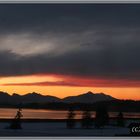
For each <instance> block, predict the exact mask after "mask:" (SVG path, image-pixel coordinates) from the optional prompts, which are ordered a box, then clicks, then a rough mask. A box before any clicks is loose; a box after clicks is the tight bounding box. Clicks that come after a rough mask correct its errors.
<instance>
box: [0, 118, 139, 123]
mask: <svg viewBox="0 0 140 140" xmlns="http://www.w3.org/2000/svg"><path fill="white" fill-rule="evenodd" d="M94 119H95V118H93V121H94ZM13 120H14V118H0V122H11V121H13ZM74 120H75V122H80V121H81V120H82V119H74ZM109 120H110V121H115V120H117V118H109ZM127 120H131V121H140V118H124V121H127ZM21 121H22V122H66V121H67V119H35V118H23V119H21Z"/></svg>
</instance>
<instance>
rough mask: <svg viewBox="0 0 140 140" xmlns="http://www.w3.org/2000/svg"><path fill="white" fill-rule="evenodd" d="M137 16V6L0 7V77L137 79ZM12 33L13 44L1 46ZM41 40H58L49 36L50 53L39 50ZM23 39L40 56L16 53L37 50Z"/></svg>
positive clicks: (139, 42)
mask: <svg viewBox="0 0 140 140" xmlns="http://www.w3.org/2000/svg"><path fill="white" fill-rule="evenodd" d="M139 14H140V5H134V4H133V5H124V4H122V5H113V4H110V5H107V4H106V5H84V4H80V5H78V4H75V5H72V4H70V5H52V4H51V5H37V4H36V5H32V4H31V5H25V4H24V5H20V4H13V5H4V4H1V5H0V30H1V32H0V37H4V38H2V40H1V42H2V41H3V40H5V42H4V43H1V44H0V66H1V68H0V75H1V76H13V75H14V76H16V75H30V74H40V73H47V74H58V75H70V76H88V77H93V78H94V77H100V78H114V79H115V78H116V79H122V78H123V79H133V80H140V74H139V72H140V63H139V60H140V55H139V52H140V40H139V36H140V18H139ZM26 33H29V34H30V37H28V36H27V37H26V38H25V39H23V38H24V36H20V34H26ZM13 34H14V35H15V36H16V37H14V38H15V42H14V43H13V42H12V43H11V42H10V43H9V44H10V45H11V46H10V47H7V41H9V40H10V39H9V38H8V39H7V38H6V37H5V36H8V35H13ZM44 36H46V37H48V36H51V37H52V38H53V37H54V38H55V39H56V38H57V39H58V40H59V41H56V40H57V39H56V40H55V39H54V40H53V39H52V40H51V37H50V40H51V43H52V45H54V46H55V47H54V48H53V50H51V51H50V52H47V51H46V50H45V48H44V45H43V48H42V47H41V43H42V42H43V41H44V40H46V38H45V37H44ZM12 37H13V36H12ZM12 37H11V36H10V38H12ZM5 38H6V39H5ZM27 38H29V40H32V42H36V44H37V42H39V43H38V44H37V45H38V48H39V47H40V50H41V49H42V51H40V52H41V53H37V51H38V50H37V51H36V53H34V54H28V55H23V56H22V55H21V53H22V51H23V50H26V51H27V52H28V49H27V48H31V51H32V50H33V51H34V49H35V48H37V46H35V44H33V43H32V42H31V43H29V44H28V41H27V42H26V40H27ZM16 39H17V40H16ZM21 40H22V41H23V42H21V43H20V41H21ZM48 41H49V40H48ZM55 41H56V42H55ZM17 42H18V43H17ZM53 43H54V44H53ZM9 44H8V45H9ZM17 44H18V45H17ZM21 44H22V46H20V45H21ZM19 47H21V48H22V49H21V50H20V51H17V50H18V49H19ZM5 48H8V49H5ZM11 48H12V49H11ZM46 48H47V47H46ZM14 49H15V50H14ZM13 50H14V51H13ZM64 50H65V51H64ZM19 52H21V53H20V54H18V53H19ZM25 54H26V53H25Z"/></svg>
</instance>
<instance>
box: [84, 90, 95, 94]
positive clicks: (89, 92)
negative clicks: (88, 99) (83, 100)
mask: <svg viewBox="0 0 140 140" xmlns="http://www.w3.org/2000/svg"><path fill="white" fill-rule="evenodd" d="M85 94H88V95H93V94H94V93H93V92H91V91H88V92H87V93H85Z"/></svg>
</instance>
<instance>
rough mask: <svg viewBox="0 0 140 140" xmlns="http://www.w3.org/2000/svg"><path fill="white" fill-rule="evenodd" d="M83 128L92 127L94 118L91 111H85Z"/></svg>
mask: <svg viewBox="0 0 140 140" xmlns="http://www.w3.org/2000/svg"><path fill="white" fill-rule="evenodd" d="M81 121H82V122H81V127H82V128H86V129H89V128H91V127H92V124H93V118H92V115H91V112H90V111H89V110H86V111H83V114H82V120H81Z"/></svg>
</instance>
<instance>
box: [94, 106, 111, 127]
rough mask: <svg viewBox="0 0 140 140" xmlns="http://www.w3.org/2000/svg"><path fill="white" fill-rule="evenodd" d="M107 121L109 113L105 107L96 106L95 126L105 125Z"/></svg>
mask: <svg viewBox="0 0 140 140" xmlns="http://www.w3.org/2000/svg"><path fill="white" fill-rule="evenodd" d="M108 122H109V115H108V112H107V109H106V108H105V107H98V108H97V109H96V116H95V127H96V128H100V127H102V126H104V125H107V124H108Z"/></svg>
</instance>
